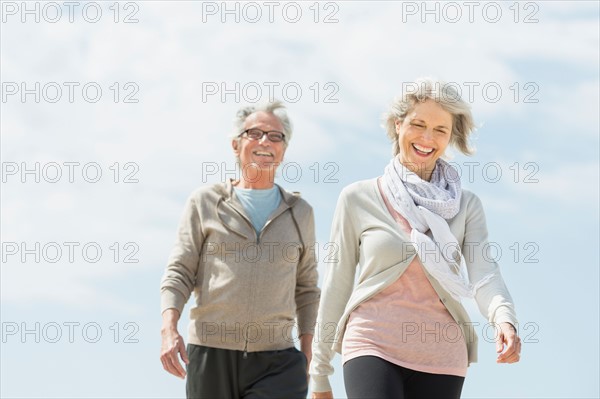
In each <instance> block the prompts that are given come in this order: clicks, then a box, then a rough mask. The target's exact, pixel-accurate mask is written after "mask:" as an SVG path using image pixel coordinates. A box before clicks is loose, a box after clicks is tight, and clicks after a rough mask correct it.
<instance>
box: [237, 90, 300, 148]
mask: <svg viewBox="0 0 600 399" xmlns="http://www.w3.org/2000/svg"><path fill="white" fill-rule="evenodd" d="M260 111H263V112H267V113H269V114H273V115H275V116H276V117H277V119H279V122H281V125H282V126H283V134H284V138H283V145H284V147H285V148H287V146H288V144H289V142H290V140H291V139H292V122H291V121H290V118H289V117H288V115H287V112H286V110H285V105H284V104H283V103H282V102H281V101H279V100H275V101H272V102H268V103H264V104H259V105H256V106H255V105H249V106H246V107H243V108H240V110H239V111H238V112H237V114H236V115H235V122H234V126H235V131H234V132H233V134H232V135H231V139H232V140H235V139H237V140H238V143H239V140H241V138H240V137H238V136H239V135H240V133H241V132H242V130H243V129H244V123H245V122H246V118H248V117H249V116H250V115H252V114H253V113H255V112H260Z"/></svg>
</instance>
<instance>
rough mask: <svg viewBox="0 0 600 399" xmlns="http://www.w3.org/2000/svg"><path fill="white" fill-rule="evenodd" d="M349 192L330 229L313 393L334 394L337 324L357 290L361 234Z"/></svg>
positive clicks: (343, 195)
mask: <svg viewBox="0 0 600 399" xmlns="http://www.w3.org/2000/svg"><path fill="white" fill-rule="evenodd" d="M352 203H353V202H352V200H351V198H350V193H349V190H348V189H347V188H346V189H344V190H343V191H342V192H341V194H340V197H339V199H338V202H337V206H336V209H335V213H334V217H333V223H332V226H331V236H330V241H329V242H328V243H327V245H328V246H329V253H328V254H327V256H326V258H325V259H324V263H325V265H326V267H327V272H326V274H325V278H324V281H323V287H322V290H321V302H320V304H319V312H318V316H317V334H316V335H315V342H314V344H313V357H312V362H311V365H310V375H311V382H312V390H313V392H326V391H331V385H330V384H329V376H330V375H332V374H333V371H334V370H333V367H332V365H331V361H332V359H333V357H334V355H335V352H334V350H333V348H332V345H333V343H334V337H335V336H336V334H337V332H338V331H337V328H338V322H339V320H340V319H341V317H342V315H343V313H344V310H345V308H346V304H347V303H348V300H349V298H350V296H351V294H352V290H353V288H354V276H355V273H356V265H357V264H358V260H359V247H360V242H359V240H360V232H359V231H358V226H357V225H356V223H355V220H354V217H353V216H354V214H353V210H352V208H353V206H352Z"/></svg>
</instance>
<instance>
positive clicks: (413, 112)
mask: <svg viewBox="0 0 600 399" xmlns="http://www.w3.org/2000/svg"><path fill="white" fill-rule="evenodd" d="M407 88H408V89H407V90H406V91H405V93H403V95H402V96H401V97H400V98H398V99H397V100H396V101H395V102H394V104H393V105H392V107H391V110H390V112H389V113H388V114H387V115H386V129H387V133H388V136H389V137H390V138H391V140H392V142H393V153H394V157H393V159H392V160H391V162H390V163H389V164H388V165H387V167H386V168H385V170H384V172H383V175H382V176H380V177H378V178H374V179H370V180H366V181H360V182H357V183H354V184H351V185H350V186H348V187H346V188H345V189H344V190H343V191H342V193H341V194H340V197H339V200H338V203H337V207H336V211H335V215H334V219H333V224H332V231H331V242H332V243H333V245H332V248H335V251H336V252H335V253H334V254H333V256H332V258H334V261H333V263H331V264H329V270H328V272H327V275H326V277H325V280H324V283H323V287H322V298H321V303H320V306H319V313H318V317H317V326H318V328H319V332H318V335H317V336H316V340H315V341H316V342H317V344H316V346H315V348H314V349H313V360H312V364H311V367H310V374H311V379H312V390H313V398H332V397H333V394H332V392H331V387H330V385H329V382H328V376H329V375H331V374H332V373H333V368H332V366H331V360H332V358H333V355H334V351H336V352H340V353H341V354H342V362H343V365H344V366H343V369H344V382H345V387H346V393H347V395H348V397H349V398H394V399H398V398H437V399H440V398H459V397H460V393H461V390H462V386H463V382H464V377H465V375H466V373H467V366H468V365H469V364H470V363H471V362H474V361H476V356H477V353H476V350H477V348H476V345H477V337H476V335H475V332H474V329H473V326H472V323H470V321H469V316H468V315H467V313H466V311H465V309H464V307H463V306H462V305H461V302H460V300H461V298H473V297H474V298H475V300H476V301H477V304H478V306H479V309H480V311H481V312H482V313H483V314H484V316H486V318H487V319H488V320H489V322H491V323H495V325H496V326H497V331H498V332H497V344H496V349H497V352H498V358H497V362H499V363H514V362H517V361H518V360H519V353H520V347H521V344H520V340H519V338H518V335H517V333H516V325H517V319H516V315H515V312H514V307H513V303H512V299H511V297H510V294H509V293H508V290H507V288H506V286H505V284H504V281H503V279H502V277H501V275H500V271H499V269H498V265H497V264H496V263H495V262H494V261H493V260H491V258H490V257H489V256H487V254H485V253H482V248H487V247H488V246H486V245H485V244H486V242H487V228H486V221H485V215H484V212H483V207H482V204H481V201H480V200H479V198H478V197H477V196H476V195H475V194H473V193H471V192H469V191H467V190H463V189H461V185H460V178H459V175H458V173H457V171H456V170H455V169H454V168H453V167H452V166H451V165H450V164H448V163H447V162H446V161H444V160H443V159H442V158H441V157H442V156H443V155H444V152H445V150H446V148H447V147H448V146H449V145H453V146H455V147H456V148H457V149H458V150H460V151H461V152H463V153H464V154H469V153H470V152H471V151H470V149H469V145H468V137H469V134H470V133H471V131H472V130H473V128H474V123H473V118H472V116H471V112H470V109H469V106H468V104H466V103H465V102H464V101H463V100H462V99H461V98H460V96H459V94H458V93H457V92H456V90H455V89H454V88H453V87H452V86H451V85H446V84H444V83H443V82H438V81H433V80H431V79H420V80H418V81H416V82H415V83H414V84H412V85H407ZM357 272H358V276H357V279H356V282H355V277H356V273H357Z"/></svg>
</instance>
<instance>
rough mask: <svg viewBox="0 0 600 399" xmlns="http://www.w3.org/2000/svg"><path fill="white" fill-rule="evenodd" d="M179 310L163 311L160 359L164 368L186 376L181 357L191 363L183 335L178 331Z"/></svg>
mask: <svg viewBox="0 0 600 399" xmlns="http://www.w3.org/2000/svg"><path fill="white" fill-rule="evenodd" d="M178 320H179V312H178V311H177V310H176V309H167V310H165V311H164V312H163V326H162V328H161V330H160V335H161V336H162V344H161V348H160V361H161V363H162V365H163V368H164V369H165V370H167V371H168V372H169V373H171V374H173V375H174V376H176V377H179V378H182V379H183V378H185V374H186V373H185V370H184V368H183V366H182V365H181V363H180V362H179V358H180V357H181V359H182V360H183V361H184V363H185V364H188V363H189V359H188V356H187V352H186V351H185V343H184V342H183V337H182V336H181V335H179V332H178V331H177V321H178Z"/></svg>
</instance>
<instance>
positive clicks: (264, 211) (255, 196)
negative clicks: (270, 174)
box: [233, 186, 281, 235]
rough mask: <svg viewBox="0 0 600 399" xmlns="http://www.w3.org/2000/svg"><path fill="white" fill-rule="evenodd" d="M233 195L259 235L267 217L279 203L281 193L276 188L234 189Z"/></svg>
mask: <svg viewBox="0 0 600 399" xmlns="http://www.w3.org/2000/svg"><path fill="white" fill-rule="evenodd" d="M233 189H234V190H235V194H236V195H237V197H238V199H239V200H240V202H241V203H242V206H243V207H244V210H245V211H246V213H247V214H248V216H249V217H250V221H251V222H252V226H254V230H256V234H257V235H259V234H260V231H261V230H262V228H263V227H264V225H265V223H266V222H267V219H268V218H269V215H270V214H271V213H272V212H273V211H274V210H275V209H277V207H278V206H279V203H280V202H281V193H280V192H279V188H278V187H277V186H273V187H272V188H268V189H266V190H257V189H251V188H238V187H234V188H233Z"/></svg>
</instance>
